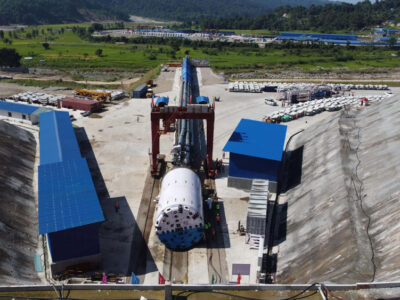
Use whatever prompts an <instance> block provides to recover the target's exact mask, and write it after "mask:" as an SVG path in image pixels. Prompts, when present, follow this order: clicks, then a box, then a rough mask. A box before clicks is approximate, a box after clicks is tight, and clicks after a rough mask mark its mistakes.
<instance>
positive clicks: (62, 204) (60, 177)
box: [39, 158, 104, 234]
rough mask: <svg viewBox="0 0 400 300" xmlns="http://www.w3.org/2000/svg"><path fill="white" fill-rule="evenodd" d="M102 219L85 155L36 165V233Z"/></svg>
mask: <svg viewBox="0 0 400 300" xmlns="http://www.w3.org/2000/svg"><path fill="white" fill-rule="evenodd" d="M102 221H104V216H103V212H102V209H101V206H100V203H99V200H98V198H97V194H96V190H95V187H94V184H93V181H92V177H91V175H90V171H89V168H88V165H87V162H86V160H85V159H84V158H79V159H76V160H68V161H64V162H61V163H54V164H46V165H40V166H39V234H47V233H51V232H56V231H61V230H65V229H69V228H75V227H79V226H83V225H88V224H92V223H97V222H102Z"/></svg>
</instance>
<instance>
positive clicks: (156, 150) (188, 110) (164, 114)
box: [151, 104, 215, 177]
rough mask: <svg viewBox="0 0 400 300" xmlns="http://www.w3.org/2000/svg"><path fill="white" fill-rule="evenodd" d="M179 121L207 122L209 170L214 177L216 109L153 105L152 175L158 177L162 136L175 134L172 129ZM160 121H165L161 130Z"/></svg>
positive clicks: (209, 107) (209, 173)
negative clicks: (170, 133)
mask: <svg viewBox="0 0 400 300" xmlns="http://www.w3.org/2000/svg"><path fill="white" fill-rule="evenodd" d="M178 119H187V120H206V121H207V156H206V160H207V168H208V176H209V177H213V176H214V166H213V154H212V153H213V143H214V121H215V112H214V107H212V106H208V107H207V111H206V112H204V109H202V110H200V111H199V110H197V111H196V109H195V107H191V106H190V105H189V106H166V107H157V106H154V104H152V109H151V137H152V138H151V140H152V152H151V157H152V159H151V162H152V166H151V174H152V175H153V176H156V175H157V169H158V159H157V158H158V155H159V154H160V136H161V134H166V133H168V132H173V131H174V129H173V128H171V125H172V124H175V121H176V120H178ZM160 120H162V121H163V129H160Z"/></svg>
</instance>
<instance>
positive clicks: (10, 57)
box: [0, 48, 22, 67]
mask: <svg viewBox="0 0 400 300" xmlns="http://www.w3.org/2000/svg"><path fill="white" fill-rule="evenodd" d="M21 58H22V57H21V55H19V54H18V52H17V51H15V49H8V48H2V49H0V66H6V67H19V66H20V65H21V62H20V61H21Z"/></svg>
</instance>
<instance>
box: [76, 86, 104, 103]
mask: <svg viewBox="0 0 400 300" xmlns="http://www.w3.org/2000/svg"><path fill="white" fill-rule="evenodd" d="M75 95H79V96H85V97H90V98H92V99H96V100H97V101H107V100H110V99H111V93H106V92H98V91H93V90H86V89H77V90H75Z"/></svg>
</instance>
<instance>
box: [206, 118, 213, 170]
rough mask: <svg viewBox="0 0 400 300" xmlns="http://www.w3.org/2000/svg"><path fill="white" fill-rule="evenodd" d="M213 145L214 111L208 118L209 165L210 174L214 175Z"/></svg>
mask: <svg viewBox="0 0 400 300" xmlns="http://www.w3.org/2000/svg"><path fill="white" fill-rule="evenodd" d="M213 146H214V113H213V114H212V117H209V118H207V167H208V176H210V177H213V176H214V168H213Z"/></svg>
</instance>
